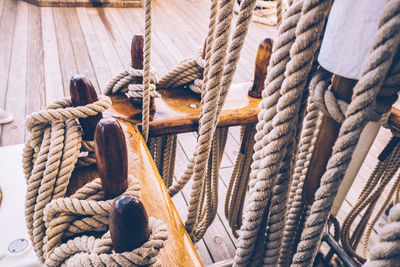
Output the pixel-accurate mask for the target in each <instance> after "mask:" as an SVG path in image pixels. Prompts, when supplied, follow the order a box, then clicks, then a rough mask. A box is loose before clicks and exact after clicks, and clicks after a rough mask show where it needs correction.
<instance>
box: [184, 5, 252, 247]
mask: <svg viewBox="0 0 400 267" xmlns="http://www.w3.org/2000/svg"><path fill="white" fill-rule="evenodd" d="M244 3H245V4H244ZM253 4H254V1H244V2H243V4H242V6H241V14H239V17H238V20H237V26H236V30H235V32H234V35H233V40H232V43H231V44H229V47H230V48H229V51H230V54H229V57H228V60H227V62H228V64H227V65H226V63H225V58H226V51H227V49H228V42H227V41H226V40H227V39H228V36H229V29H230V25H231V19H232V12H233V2H232V1H220V4H219V13H218V16H217V17H218V23H217V26H216V29H215V40H212V41H213V45H212V46H210V45H209V44H207V54H206V67H205V71H204V79H203V87H204V86H205V87H204V88H205V90H202V106H201V116H200V121H199V138H198V144H199V145H198V147H197V149H196V152H195V155H196V157H195V159H194V163H195V166H194V173H193V176H192V178H193V187H192V193H191V199H190V203H189V212H188V217H187V221H186V226H187V229H188V231H189V233H191V237H192V239H193V240H195V241H197V240H199V239H200V238H201V237H202V234H203V233H204V232H205V231H204V230H202V229H201V228H200V231H199V232H198V233H197V234H196V231H195V230H196V229H195V225H199V223H200V225H201V224H202V223H201V221H202V220H203V218H200V217H199V216H198V215H199V214H201V213H202V212H201V211H200V212H199V213H198V210H199V208H200V210H201V207H199V205H198V203H199V200H200V194H201V188H202V187H203V185H202V184H203V183H204V179H203V177H204V172H205V167H206V164H207V161H208V156H209V151H210V148H211V147H210V146H211V140H212V139H211V138H210V137H212V136H213V134H214V131H215V130H214V129H215V127H216V124H217V122H218V119H217V118H219V113H220V110H221V108H222V105H221V106H220V105H219V104H223V102H224V100H225V97H226V95H225V94H226V93H225V91H226V90H227V89H226V90H225V87H229V86H230V83H231V81H232V76H233V74H234V70H235V67H236V64H237V60H238V58H239V55H240V50H241V47H242V44H243V41H244V37H245V36H246V32H247V28H248V23H249V20H250V19H251V14H252V10H253V8H254V6H253ZM212 8H214V9H215V8H216V7H213V4H212ZM249 10H250V11H249ZM213 12H216V9H215V11H213V9H212V10H211V12H210V14H213ZM245 14H246V15H247V14H250V16H245ZM212 20H213V19H210V25H211V22H212ZM243 27H244V28H243ZM210 33H211V34H210ZM213 33H214V29H213V28H212V27H211V28H210V29H209V36H208V37H207V42H209V41H210V39H212V38H211V37H210V35H213ZM210 47H212V56H210V55H211V50H209V48H210ZM208 58H210V61H208ZM208 62H210V63H208ZM208 69H209V70H208ZM221 69H223V70H224V71H223V72H221ZM222 76H224V77H226V79H225V80H224V79H223V78H222ZM208 77H209V78H208ZM221 78H222V81H223V84H222V85H221V84H220V83H221ZM220 88H222V89H220ZM219 91H221V93H219ZM218 98H219V99H218ZM217 101H218V102H217ZM221 102H222V103H221ZM217 103H218V109H216V108H215V107H216V104H217ZM206 206H207V205H206ZM211 217H212V216H208V218H211ZM206 224H209V222H207V223H206ZM192 230H194V231H193V233H192Z"/></svg>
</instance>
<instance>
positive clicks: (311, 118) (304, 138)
mask: <svg viewBox="0 0 400 267" xmlns="http://www.w3.org/2000/svg"><path fill="white" fill-rule="evenodd" d="M321 74H322V73H321V72H317V73H316V74H315V75H314V77H313V78H312V79H311V81H310V89H309V90H310V96H309V98H308V104H307V111H306V113H307V114H306V116H305V119H304V122H303V129H302V131H301V137H300V144H299V153H298V155H297V158H296V163H295V167H294V174H293V179H292V183H291V186H290V191H289V200H288V204H287V206H288V208H287V210H288V211H287V217H286V222H285V228H284V232H283V234H282V236H283V237H282V247H281V251H280V257H279V262H278V263H279V265H280V266H287V265H289V264H290V260H291V258H292V256H293V253H294V252H293V249H294V241H295V237H296V235H297V230H298V227H299V225H300V222H301V220H300V218H301V217H302V215H303V211H304V202H303V187H304V181H305V177H306V175H307V171H308V166H309V164H310V160H311V155H312V152H313V151H314V147H315V142H316V140H317V136H318V132H319V131H318V129H319V122H320V120H319V117H320V116H319V112H318V108H317V107H316V105H315V104H314V102H313V100H312V99H313V93H314V91H315V87H318V86H321V87H325V88H326V87H327V84H326V83H325V82H326V80H325V79H323V77H322V75H321Z"/></svg>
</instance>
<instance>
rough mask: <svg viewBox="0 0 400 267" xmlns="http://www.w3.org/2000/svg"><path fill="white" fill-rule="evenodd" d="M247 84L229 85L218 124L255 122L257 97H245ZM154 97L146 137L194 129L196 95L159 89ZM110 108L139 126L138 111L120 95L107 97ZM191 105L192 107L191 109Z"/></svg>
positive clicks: (197, 110) (197, 107) (197, 109)
mask: <svg viewBox="0 0 400 267" xmlns="http://www.w3.org/2000/svg"><path fill="white" fill-rule="evenodd" d="M250 87H251V83H240V84H234V85H232V86H231V88H230V91H229V94H228V96H227V98H226V101H225V105H224V107H223V109H222V112H221V116H220V120H219V123H218V126H234V125H243V124H250V123H255V122H257V114H258V112H259V109H258V104H259V103H260V101H261V99H259V98H253V97H250V96H248V95H247V94H248V90H249V88H250ZM157 92H158V93H159V94H160V95H161V97H156V98H155V99H154V103H155V112H154V114H151V117H150V132H149V135H150V136H160V135H164V134H171V133H185V132H194V131H197V128H198V121H199V118H200V95H197V94H195V93H193V92H191V91H190V89H188V88H185V87H179V88H168V89H160V90H157ZM111 99H112V102H113V104H112V108H111V110H109V111H106V114H108V115H111V116H114V117H116V118H120V119H121V120H124V121H128V122H131V123H134V124H136V125H138V127H139V128H140V127H141V124H142V111H141V109H137V108H135V107H134V106H133V105H132V103H131V101H130V100H129V99H128V98H126V97H125V96H124V95H116V96H111ZM191 106H194V108H191Z"/></svg>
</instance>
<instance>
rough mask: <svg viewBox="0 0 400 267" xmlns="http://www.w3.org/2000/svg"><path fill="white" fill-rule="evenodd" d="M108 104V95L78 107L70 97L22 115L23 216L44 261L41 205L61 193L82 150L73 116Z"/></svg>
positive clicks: (79, 134) (78, 131) (101, 110)
mask: <svg viewBox="0 0 400 267" xmlns="http://www.w3.org/2000/svg"><path fill="white" fill-rule="evenodd" d="M110 105H111V101H110V99H109V98H107V97H103V96H100V99H99V100H98V101H96V102H94V103H91V104H88V105H85V106H79V107H71V100H69V99H62V100H59V101H56V102H55V103H53V104H52V105H50V106H48V107H46V109H44V110H42V111H39V112H34V113H32V114H31V115H29V116H28V117H27V119H26V127H27V129H28V131H29V132H30V136H29V137H28V141H27V143H26V144H25V148H24V152H23V168H24V174H25V178H26V181H27V193H26V201H25V219H26V223H27V228H28V232H29V235H30V238H31V240H32V243H33V246H34V249H35V252H36V254H37V256H38V258H39V260H40V261H41V262H43V261H44V258H43V239H44V233H45V225H44V221H43V211H44V207H45V206H46V204H47V203H49V202H50V201H51V200H52V199H55V198H58V197H62V196H64V195H65V192H66V190H67V185H68V182H69V178H70V177H71V174H72V171H73V170H74V168H75V165H76V163H77V161H78V156H79V153H80V152H81V150H82V149H81V146H82V134H81V130H80V128H79V124H78V122H77V120H76V119H78V118H87V117H89V116H93V115H96V114H98V113H99V112H103V111H105V110H106V109H107V108H109V107H110ZM82 147H83V148H84V149H87V148H91V147H92V145H91V144H85V143H84V145H83V146H82ZM82 151H84V150H82ZM89 152H90V151H89ZM91 152H93V151H91Z"/></svg>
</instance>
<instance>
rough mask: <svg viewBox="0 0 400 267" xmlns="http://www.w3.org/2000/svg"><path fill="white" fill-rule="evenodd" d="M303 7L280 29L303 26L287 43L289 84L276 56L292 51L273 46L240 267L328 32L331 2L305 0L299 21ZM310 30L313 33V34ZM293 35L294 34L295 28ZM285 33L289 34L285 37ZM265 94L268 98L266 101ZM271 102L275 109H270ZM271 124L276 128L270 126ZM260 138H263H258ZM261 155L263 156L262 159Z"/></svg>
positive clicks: (247, 254) (293, 8)
mask: <svg viewBox="0 0 400 267" xmlns="http://www.w3.org/2000/svg"><path fill="white" fill-rule="evenodd" d="M298 3H300V4H298ZM301 5H302V3H301V1H299V2H295V3H294V4H293V5H292V6H291V7H289V10H288V11H287V12H286V13H285V15H287V19H285V21H284V22H283V23H282V24H281V27H280V28H279V31H280V32H281V31H282V29H285V27H287V26H289V25H290V24H289V23H293V22H295V23H294V24H295V25H297V24H298V26H297V28H296V32H295V33H294V32H293V31H292V33H291V35H290V36H288V35H284V37H285V39H288V38H290V39H292V40H293V41H294V43H293V46H292V48H291V49H290V60H289V58H288V63H287V67H286V71H285V73H284V76H285V77H286V79H284V80H283V79H282V78H283V77H282V76H283V75H282V74H283V69H284V68H285V66H284V65H283V66H282V65H281V66H279V65H278V66H279V68H281V69H282V70H281V72H280V73H279V74H281V75H282V76H281V77H279V76H276V75H277V73H275V70H274V69H273V67H274V64H276V63H278V62H276V61H275V60H276V57H277V56H279V57H281V58H282V57H283V58H284V57H288V56H289V55H288V51H287V52H286V51H285V50H286V49H288V48H286V49H285V50H283V49H284V48H282V50H283V51H282V52H281V53H277V52H275V51H276V47H279V46H280V45H281V44H282V43H283V40H282V39H283V38H280V39H278V42H277V45H275V46H274V47H275V49H274V50H275V51H273V55H274V53H275V55H276V56H275V58H274V56H272V57H271V61H272V63H271V62H270V64H271V65H270V70H269V72H268V74H267V84H268V85H267V88H266V91H267V92H268V93H269V97H268V98H266V99H265V98H264V99H263V101H262V102H261V104H260V107H261V108H262V109H264V112H263V110H262V111H261V112H260V114H259V119H260V122H261V123H260V122H259V125H257V130H258V132H257V134H256V140H257V143H256V145H255V154H254V157H253V160H254V163H253V166H252V173H254V174H253V177H254V179H256V180H255V182H254V187H253V188H252V189H251V190H250V201H249V205H248V208H247V209H246V213H245V223H243V225H242V228H241V235H240V238H239V245H238V249H237V251H236V257H235V265H237V266H244V265H246V264H248V262H249V260H250V257H251V255H252V251H253V248H254V241H255V239H256V237H257V233H258V232H259V230H260V228H259V227H260V223H261V219H262V215H263V213H264V210H265V208H266V206H267V203H268V199H269V197H267V198H266V197H265V196H269V195H270V192H271V189H272V187H273V184H274V183H275V181H274V180H275V179H276V177H277V174H278V172H279V170H280V167H281V162H282V159H283V156H284V153H286V152H285V151H286V147H287V144H288V143H290V142H291V140H292V138H294V135H293V133H292V132H293V131H292V129H293V128H296V125H297V120H298V111H299V108H300V103H301V96H302V95H303V93H302V91H303V89H304V86H305V83H306V79H307V76H308V72H309V71H310V69H311V66H312V62H313V59H314V53H315V51H316V49H317V47H316V44H317V43H318V40H319V39H320V35H321V31H322V28H323V24H322V23H319V22H323V21H324V19H325V16H326V14H325V11H326V10H329V6H330V2H329V1H322V2H319V1H318V3H313V2H312V1H305V3H304V5H303V8H302V16H301V17H300V18H299V20H298V19H297V17H299V15H297V16H296V13H297V12H299V8H300V7H301ZM293 11H295V12H296V13H294V12H293ZM292 12H293V13H292ZM297 14H298V13H297ZM291 16H294V18H291ZM286 21H288V24H289V25H287V24H285V22H286ZM295 25H293V26H292V27H294V26H295ZM311 28H313V29H312V30H311ZM288 31H289V32H290V28H289V29H288ZM285 32H286V31H284V32H283V33H285ZM282 35H283V34H282ZM295 37H296V38H295ZM290 39H289V40H285V41H286V42H285V43H283V44H285V45H287V44H288V42H289V44H290ZM294 39H295V40H294ZM284 63H285V60H280V61H279V63H278V64H284ZM279 74H278V75H279ZM272 77H274V78H273V79H271V78H272ZM282 80H283V82H282ZM280 82H282V83H280ZM269 83H270V84H272V85H270V84H269ZM278 83H279V84H278ZM280 84H282V86H280ZM275 86H276V87H275ZM274 87H275V88H276V89H275V88H274ZM279 87H282V88H281V89H280V90H281V92H280V93H281V94H282V96H281V97H280V98H279V93H278V92H277V89H278V88H279ZM274 89H275V90H274ZM271 91H272V92H271ZM275 92H276V93H275ZM265 95H266V93H264V97H265ZM278 98H279V101H278ZM271 100H272V101H271ZM268 102H269V103H268ZM271 102H272V104H270V103H271ZM267 103H268V104H269V105H271V106H272V107H273V106H274V105H277V106H276V110H277V111H278V112H277V113H276V114H277V115H276V116H274V115H275V114H274V113H275V111H273V112H271V113H272V114H268V113H267V112H266V111H267V110H266V109H265V108H268V106H267V107H266V105H267ZM273 109H274V110H275V107H273ZM266 113H267V114H266ZM265 115H267V116H268V115H272V116H271V117H270V118H268V120H266V117H267V116H265ZM264 116H265V117H264ZM268 117H269V116H268ZM271 119H272V123H271V121H270V120H271ZM271 126H272V127H271ZM271 128H272V129H271ZM257 135H258V136H260V135H261V136H263V137H261V136H260V137H258V136H257ZM264 144H265V145H264ZM261 153H262V157H261V155H260V154H261ZM257 165H258V166H257Z"/></svg>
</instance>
